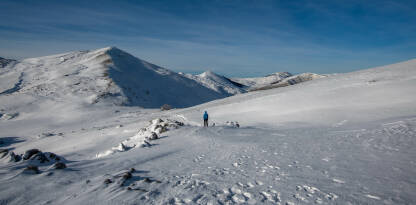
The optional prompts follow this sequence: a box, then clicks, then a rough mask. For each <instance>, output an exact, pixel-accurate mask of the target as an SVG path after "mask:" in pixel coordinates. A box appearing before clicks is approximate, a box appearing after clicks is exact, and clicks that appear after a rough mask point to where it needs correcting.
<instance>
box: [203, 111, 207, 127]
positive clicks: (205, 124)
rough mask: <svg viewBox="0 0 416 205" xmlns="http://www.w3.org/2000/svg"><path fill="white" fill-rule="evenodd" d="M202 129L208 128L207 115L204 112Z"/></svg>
mask: <svg viewBox="0 0 416 205" xmlns="http://www.w3.org/2000/svg"><path fill="white" fill-rule="evenodd" d="M204 127H208V113H207V111H205V112H204Z"/></svg>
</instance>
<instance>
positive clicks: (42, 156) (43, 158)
mask: <svg viewBox="0 0 416 205" xmlns="http://www.w3.org/2000/svg"><path fill="white" fill-rule="evenodd" d="M29 158H30V157H29ZM31 160H37V161H39V162H40V163H42V164H43V163H45V162H49V159H48V158H47V157H46V155H45V154H44V153H42V152H38V153H36V154H35V155H34V156H33V157H32V158H31Z"/></svg>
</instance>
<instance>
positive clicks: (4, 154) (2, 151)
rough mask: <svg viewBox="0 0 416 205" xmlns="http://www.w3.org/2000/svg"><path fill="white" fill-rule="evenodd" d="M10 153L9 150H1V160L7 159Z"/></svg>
mask: <svg viewBox="0 0 416 205" xmlns="http://www.w3.org/2000/svg"><path fill="white" fill-rule="evenodd" d="M8 153H9V150H8V149H0V158H3V157H5V156H6V155H7V154H8Z"/></svg>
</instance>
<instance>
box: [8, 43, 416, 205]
mask: <svg viewBox="0 0 416 205" xmlns="http://www.w3.org/2000/svg"><path fill="white" fill-rule="evenodd" d="M101 54H103V52H102V50H101V51H100V50H99V51H96V52H79V53H71V54H65V55H58V56H51V57H48V58H50V59H55V60H57V61H56V64H57V65H58V64H59V65H60V66H63V64H67V63H68V65H69V64H70V63H71V62H90V61H91V59H96V60H97V59H101V60H99V62H104V63H106V64H107V63H108V65H109V66H112V61H115V58H114V59H113V58H112V59H109V58H107V56H106V55H101ZM113 55H115V54H114V53H113V54H111V56H113ZM61 57H62V59H60V58H61ZM45 58H46V57H45ZM45 58H44V59H39V58H36V59H26V60H24V61H23V62H21V63H25V64H26V65H25V66H23V65H21V66H17V67H14V68H15V69H16V70H17V71H18V72H17V73H15V72H11V71H10V70H9V68H10V67H5V69H4V70H2V71H0V72H2V73H3V74H2V75H1V76H2V79H1V80H2V81H0V82H1V83H0V86H1V90H2V91H4V90H7V89H9V88H12V87H14V85H15V84H16V82H18V79H19V76H20V72H21V71H24V73H25V74H24V75H23V81H22V83H21V85H20V86H19V87H20V89H19V90H18V91H16V92H13V93H10V94H4V95H0V115H2V116H1V118H2V119H1V120H0V158H1V160H0V204H204V205H205V204H288V205H289V204H412V203H413V202H414V201H416V196H415V194H414V193H415V191H416V186H415V185H416V182H415V176H416V171H415V170H416V162H415V159H414V158H415V156H416V149H415V147H416V107H415V106H416V105H415V103H414V102H415V101H416V96H415V95H414V88H415V87H416V77H415V76H416V60H412V61H408V62H403V63H398V64H394V65H389V66H384V67H379V68H374V69H368V70H362V71H358V72H353V73H346V74H333V75H329V76H327V77H325V78H319V79H316V80H312V81H307V82H304V83H301V84H296V85H295V86H286V87H282V88H279V89H268V90H259V91H256V92H248V93H242V94H238V95H235V96H232V97H228V98H224V99H219V100H215V101H212V102H208V103H205V104H202V105H198V106H194V107H189V108H185V109H171V110H167V111H160V110H159V109H143V108H139V107H133V106H119V105H115V104H112V103H104V101H107V100H109V99H113V100H115V99H117V98H114V97H111V96H110V97H104V96H103V97H102V98H98V99H99V100H98V102H96V103H95V104H90V103H86V99H89V98H88V97H89V96H90V95H87V93H89V94H92V93H95V91H96V90H97V89H98V88H100V89H101V88H103V87H104V88H105V87H106V83H105V82H106V81H105V80H103V81H102V80H98V79H101V78H97V79H96V81H95V82H94V84H91V87H88V86H87V87H83V88H82V89H85V90H83V91H82V92H81V93H84V94H85V96H84V95H82V96H84V97H85V98H84V97H82V100H80V101H76V99H79V97H80V96H81V94H80V93H78V92H72V91H71V92H70V90H69V89H75V87H72V88H68V87H70V85H73V84H72V83H74V82H73V81H72V80H75V79H79V77H85V79H84V80H85V81H83V82H80V83H83V85H90V84H88V82H89V81H90V80H91V79H92V78H91V76H93V74H92V73H97V70H94V69H91V68H92V67H91V65H89V66H88V68H87V67H85V66H86V65H83V66H81V65H79V66H77V67H71V68H69V67H67V68H65V67H60V68H61V69H62V70H63V71H65V74H64V73H60V72H55V71H54V70H53V69H51V68H50V67H48V71H46V70H45V69H46V67H45V66H40V67H35V66H36V65H40V64H42V63H43V64H44V63H45V62H47V61H49V60H46V59H45ZM120 58H121V57H120ZM80 59H81V61H80ZM49 63H51V61H49ZM17 65H19V64H17ZM27 66H29V67H30V66H34V67H33V68H36V69H37V72H39V73H37V72H34V71H33V72H28V71H27V70H25V69H26V68H27ZM116 67H117V66H114V67H113V68H114V69H115V68H116ZM101 68H103V67H102V66H101V65H100V66H97V67H96V68H95V69H98V70H100V69H101ZM149 69H150V68H149ZM155 72H157V73H159V74H161V75H165V74H166V75H169V71H166V70H163V69H160V70H158V69H156V71H155ZM3 75H4V76H3ZM65 75H68V76H65ZM103 75H104V74H103ZM109 75H110V73H109ZM6 76H7V77H6ZM58 76H61V77H58ZM62 76H64V77H65V78H64V77H62ZM71 76H72V77H71ZM32 78H33V79H38V78H39V80H31V79H32ZM55 78H57V79H59V80H60V81H59V82H60V83H67V84H66V85H68V87H65V88H63V89H62V90H61V92H58V93H56V92H51V88H52V85H53V84H54V83H51V82H50V81H52V80H48V79H55ZM71 79H72V80H71ZM3 80H4V81H3ZM53 81H54V82H55V84H56V82H57V81H56V80H53ZM3 82H7V85H3ZM77 82H78V81H77ZM103 82H104V83H103ZM48 83H49V84H48ZM4 84H6V83H4ZM41 84H42V86H40V85H41ZM45 84H48V86H46V85H45ZM36 86H38V89H35V88H34V87H36ZM110 87H111V86H110ZM41 88H42V89H41ZM205 88H206V87H205ZM80 89H81V88H80ZM29 90H31V91H34V90H36V91H37V92H38V93H33V92H29ZM94 90H95V91H94ZM93 91H94V92H93ZM114 91H116V90H114ZM73 93H74V94H73ZM114 93H117V92H114ZM40 95H42V97H39V96H40ZM120 96H125V95H120ZM45 98H47V100H45ZM59 99H61V100H59ZM69 99H72V100H74V101H75V103H73V101H69ZM91 99H97V98H93V97H91ZM84 100H85V101H84ZM119 100H120V102H123V99H122V98H120V99H119ZM115 101H116V100H115ZM107 102H108V101H107ZM204 111H207V112H208V114H209V125H210V126H209V127H202V123H203V121H202V115H203V113H204ZM12 116H13V117H12ZM155 119H156V120H155ZM160 119H162V120H160ZM149 121H150V123H149ZM162 121H163V122H162ZM178 122H183V123H184V124H185V125H186V126H181V123H178ZM214 123H215V126H213V124H214ZM237 124H238V126H237ZM176 127H178V128H179V127H180V128H179V129H176ZM139 128H146V129H141V130H140V129H139ZM138 129H139V130H138ZM151 139H157V140H151ZM145 141H147V142H148V143H149V144H147V143H146V142H145ZM117 145H121V146H117ZM143 145H144V146H143ZM149 145H150V146H149ZM142 147H143V148H142ZM33 148H36V149H37V150H42V151H48V152H42V151H40V152H36V150H33ZM113 148H115V150H113ZM119 148H120V149H119ZM120 150H121V151H120ZM106 151H110V152H111V154H109V155H106V156H105V157H98V158H97V157H96V156H97V155H96V154H97V153H103V152H106ZM11 153H13V154H11ZM25 153H27V154H25ZM40 153H42V154H43V155H45V157H46V158H48V160H50V161H51V162H48V163H46V161H45V162H44V163H45V164H42V163H40V162H41V161H43V159H45V157H42V156H41V154H40ZM46 153H58V154H59V156H60V157H62V158H63V159H65V160H68V161H67V162H68V163H65V164H66V165H65V166H64V165H57V164H56V163H57V162H56V161H53V160H51V158H50V157H51V156H50V155H48V154H46ZM25 155H26V157H25ZM36 155H37V157H35V156H36ZM23 158H28V159H26V160H25V159H23ZM32 159H34V160H35V161H33V164H29V162H30V163H32V161H31V160H32ZM52 163H54V164H52ZM66 166H67V168H65V167H66ZM58 168H63V169H58Z"/></svg>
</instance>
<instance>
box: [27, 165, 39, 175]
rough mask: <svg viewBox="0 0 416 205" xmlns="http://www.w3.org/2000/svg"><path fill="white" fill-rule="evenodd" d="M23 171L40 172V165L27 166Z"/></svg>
mask: <svg viewBox="0 0 416 205" xmlns="http://www.w3.org/2000/svg"><path fill="white" fill-rule="evenodd" d="M23 171H24V172H25V173H34V174H38V173H39V169H38V167H37V166H34V165H29V166H27V167H26V168H25V169H24V170H23Z"/></svg>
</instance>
